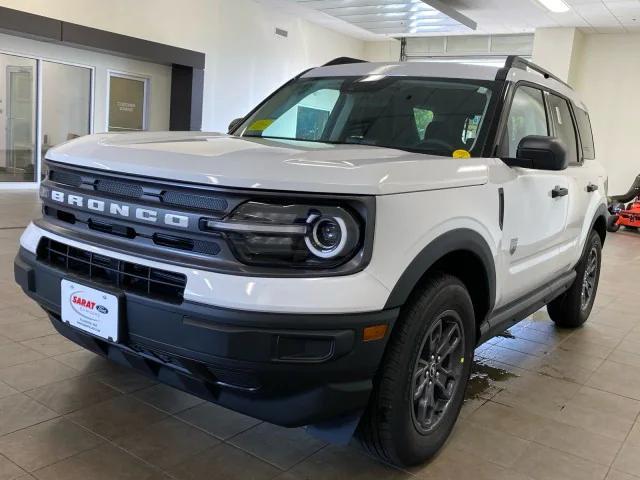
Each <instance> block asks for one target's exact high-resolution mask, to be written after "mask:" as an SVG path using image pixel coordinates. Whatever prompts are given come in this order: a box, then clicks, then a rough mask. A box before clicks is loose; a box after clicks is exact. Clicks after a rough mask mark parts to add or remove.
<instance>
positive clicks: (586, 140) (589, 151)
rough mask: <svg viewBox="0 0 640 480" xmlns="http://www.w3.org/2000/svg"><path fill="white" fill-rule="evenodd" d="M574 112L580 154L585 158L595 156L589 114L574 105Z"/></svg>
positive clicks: (589, 158) (590, 158) (588, 158)
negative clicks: (580, 143) (578, 135)
mask: <svg viewBox="0 0 640 480" xmlns="http://www.w3.org/2000/svg"><path fill="white" fill-rule="evenodd" d="M573 111H574V112H575V113H576V122H577V123H578V132H579V133H580V140H581V141H582V155H583V156H584V158H585V159H586V160H593V159H594V158H596V149H595V147H594V145H593V133H592V131H591V120H589V114H588V113H587V112H585V111H584V110H582V109H581V108H578V107H574V109H573Z"/></svg>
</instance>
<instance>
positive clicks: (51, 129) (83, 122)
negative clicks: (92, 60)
mask: <svg viewBox="0 0 640 480" xmlns="http://www.w3.org/2000/svg"><path fill="white" fill-rule="evenodd" d="M91 75H92V71H91V69H90V68H86V67H79V66H75V65H67V64H63V63H56V62H49V61H43V62H42V128H41V141H42V158H44V155H45V153H46V152H47V150H48V149H49V148H51V147H53V146H55V145H58V144H60V143H62V142H66V141H67V140H73V139H74V138H78V137H81V136H83V135H87V134H88V133H90V132H91Z"/></svg>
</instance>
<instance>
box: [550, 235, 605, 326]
mask: <svg viewBox="0 0 640 480" xmlns="http://www.w3.org/2000/svg"><path fill="white" fill-rule="evenodd" d="M601 259H602V241H601V240H600V235H598V233H597V232H595V231H593V232H591V234H590V235H589V238H588V240H587V249H586V250H585V253H584V254H583V256H582V259H581V260H580V263H578V265H577V266H576V279H575V281H574V282H573V285H571V288H570V289H569V290H567V291H566V292H565V293H563V294H562V295H560V296H559V297H558V298H556V299H555V300H553V301H552V302H551V303H549V305H547V312H549V316H550V317H551V320H553V321H554V322H555V323H556V325H558V326H560V327H566V328H576V327H579V326H581V325H582V324H583V323H584V322H586V321H587V318H589V314H590V313H591V309H592V308H593V302H594V301H595V299H596V293H597V291H598V282H599V280H600V263H601Z"/></svg>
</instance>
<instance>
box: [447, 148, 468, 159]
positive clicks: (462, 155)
mask: <svg viewBox="0 0 640 480" xmlns="http://www.w3.org/2000/svg"><path fill="white" fill-rule="evenodd" d="M451 156H452V157H453V158H471V154H470V153H469V152H468V151H467V150H463V149H460V150H456V151H455V152H453V154H452V155H451Z"/></svg>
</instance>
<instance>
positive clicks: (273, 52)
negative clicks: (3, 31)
mask: <svg viewBox="0 0 640 480" xmlns="http://www.w3.org/2000/svg"><path fill="white" fill-rule="evenodd" d="M0 5H2V6H5V7H9V8H15V9H18V10H23V11H28V12H31V13H36V14H39V15H45V16H48V17H52V18H57V19H60V20H65V21H69V22H74V23H79V24H82V25H86V26H90V27H94V28H99V29H103V30H109V31H112V32H116V33H121V34H124V35H130V36H134V37H139V38H143V39H147V40H153V41H156V42H161V43H167V44H170V45H175V46H178V47H183V48H188V49H191V50H196V51H200V52H203V53H205V54H206V66H205V89H204V110H203V129H205V130H223V131H226V128H227V125H228V123H229V121H230V120H232V119H233V118H235V117H238V116H242V115H244V114H246V113H247V112H248V111H249V109H250V108H252V107H253V106H254V105H255V104H256V103H257V102H258V101H260V100H261V99H262V98H264V97H265V96H266V95H268V94H269V93H271V91H273V90H274V89H275V88H277V87H278V86H279V85H281V84H282V83H284V82H285V81H286V80H288V79H289V78H290V77H291V76H293V75H295V74H297V73H299V72H301V71H302V70H305V69H307V68H309V67H312V66H317V65H319V64H322V63H323V62H326V61H328V60H330V59H332V58H335V57H339V56H352V57H363V56H364V48H365V42H363V41H361V40H357V39H354V38H351V37H348V36H345V35H341V34H339V33H336V32H334V31H331V30H328V29H325V28H322V27H319V26H316V25H314V24H311V23H309V22H307V21H305V20H302V19H299V18H295V17H291V16H289V15H284V14H281V13H279V12H277V11H272V10H271V9H269V8H267V7H265V6H264V5H261V4H258V3H256V2H254V1H253V0H188V1H181V2H176V1H174V0H136V1H135V2H132V1H130V0H109V1H104V0H56V1H55V2H54V1H51V0H0ZM276 27H278V28H283V29H285V30H287V31H288V32H289V36H288V38H282V37H279V36H276V35H275V28H276ZM98 98H100V97H98Z"/></svg>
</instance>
